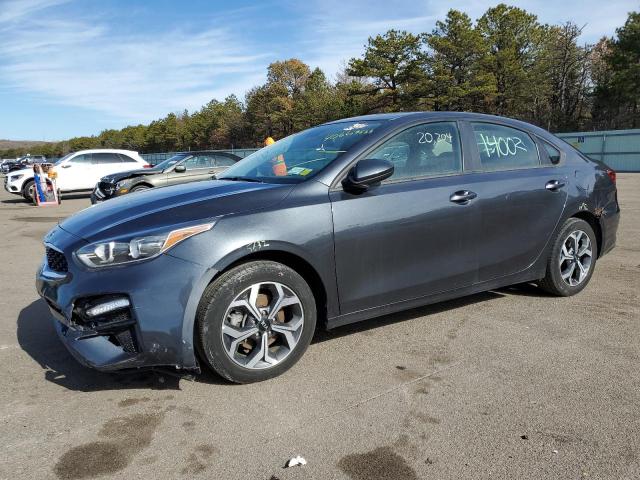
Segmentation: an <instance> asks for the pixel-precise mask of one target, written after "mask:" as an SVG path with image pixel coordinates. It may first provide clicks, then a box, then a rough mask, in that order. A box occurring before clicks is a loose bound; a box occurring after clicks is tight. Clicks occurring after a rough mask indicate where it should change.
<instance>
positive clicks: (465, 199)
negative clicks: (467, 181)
mask: <svg viewBox="0 0 640 480" xmlns="http://www.w3.org/2000/svg"><path fill="white" fill-rule="evenodd" d="M477 196H478V194H477V193H475V192H471V191H469V190H458V191H457V192H454V193H452V194H451V196H450V197H449V201H451V202H453V203H457V204H459V205H466V204H467V203H469V200H473V199H474V198H476V197H477Z"/></svg>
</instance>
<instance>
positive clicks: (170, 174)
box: [91, 152, 240, 203]
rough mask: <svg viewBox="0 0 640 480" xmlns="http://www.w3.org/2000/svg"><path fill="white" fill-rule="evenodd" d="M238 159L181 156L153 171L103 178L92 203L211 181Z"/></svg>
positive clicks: (224, 154)
mask: <svg viewBox="0 0 640 480" xmlns="http://www.w3.org/2000/svg"><path fill="white" fill-rule="evenodd" d="M238 160H240V157H238V156H237V155H234V154H232V153H228V152H189V153H178V154H176V155H174V156H173V157H170V158H168V159H166V160H165V161H164V162H162V163H159V164H158V165H156V166H154V167H153V168H145V169H142V170H133V171H129V172H121V173H114V174H111V175H107V176H105V177H102V178H101V179H100V181H99V182H98V184H97V185H96V188H95V189H94V190H93V193H92V194H91V203H97V202H101V201H103V200H108V199H110V198H113V197H118V196H120V195H126V194H127V193H132V192H140V191H142V190H149V189H150V188H153V187H165V186H167V185H177V184H179V183H187V182H196V181H199V180H211V178H212V177H213V176H214V175H217V174H219V173H220V172H223V171H224V170H226V169H227V168H229V167H230V166H231V165H234V164H235V163H236V162H237V161H238Z"/></svg>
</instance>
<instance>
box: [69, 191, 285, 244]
mask: <svg viewBox="0 0 640 480" xmlns="http://www.w3.org/2000/svg"><path fill="white" fill-rule="evenodd" d="M293 187H294V186H293V185H290V184H288V185H282V184H270V183H249V182H232V181H224V180H210V181H204V182H193V183H186V184H182V185H175V186H171V187H163V188H154V189H151V190H148V191H145V192H137V193H132V194H129V195H124V196H122V197H117V198H114V199H112V200H109V201H108V202H104V203H100V204H98V205H94V206H91V207H89V208H86V209H84V210H82V211H80V212H78V213H76V214H75V215H73V216H71V217H69V218H67V219H66V220H64V221H63V222H62V223H61V224H60V228H62V229H63V230H65V231H67V232H68V233H71V234H73V235H76V236H78V237H81V238H83V239H84V240H86V241H88V242H94V241H97V240H106V239H110V238H115V237H120V236H126V235H130V234H138V233H142V232H146V231H152V230H155V229H162V228H164V227H173V226H181V225H183V224H189V223H193V222H200V221H202V222H206V221H207V220H209V219H211V218H215V217H219V216H223V215H230V214H233V213H240V212H246V211H250V210H258V209H262V208H268V207H270V206H272V205H274V204H276V203H277V202H279V201H281V200H282V199H284V198H285V197H286V196H287V194H288V193H289V192H290V191H291V190H292V188H293Z"/></svg>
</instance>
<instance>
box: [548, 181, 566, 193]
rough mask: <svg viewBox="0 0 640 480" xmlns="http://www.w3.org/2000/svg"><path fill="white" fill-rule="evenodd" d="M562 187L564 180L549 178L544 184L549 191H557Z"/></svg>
mask: <svg viewBox="0 0 640 480" xmlns="http://www.w3.org/2000/svg"><path fill="white" fill-rule="evenodd" d="M562 187H564V182H561V181H560V180H549V181H548V182H547V183H546V185H545V186H544V188H546V189H547V190H549V191H551V192H557V191H558V190H560V189H561V188H562Z"/></svg>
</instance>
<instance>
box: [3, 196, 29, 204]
mask: <svg viewBox="0 0 640 480" xmlns="http://www.w3.org/2000/svg"><path fill="white" fill-rule="evenodd" d="M1 202H2V203H4V204H7V205H15V204H17V203H22V204H24V205H29V202H27V201H26V200H25V199H24V198H23V197H19V198H10V199H8V200H1Z"/></svg>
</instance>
